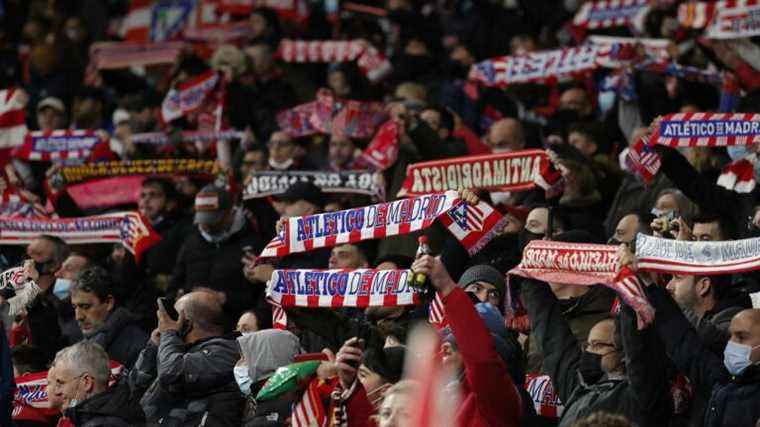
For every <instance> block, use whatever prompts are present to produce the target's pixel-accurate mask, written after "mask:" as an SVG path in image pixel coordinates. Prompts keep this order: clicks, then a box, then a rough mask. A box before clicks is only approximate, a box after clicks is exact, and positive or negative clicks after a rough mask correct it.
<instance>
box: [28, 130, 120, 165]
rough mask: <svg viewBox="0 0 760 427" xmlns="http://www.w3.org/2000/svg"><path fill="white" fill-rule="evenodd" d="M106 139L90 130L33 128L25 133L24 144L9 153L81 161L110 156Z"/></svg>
mask: <svg viewBox="0 0 760 427" xmlns="http://www.w3.org/2000/svg"><path fill="white" fill-rule="evenodd" d="M110 151H111V150H110V148H109V147H108V141H107V140H104V139H102V138H101V137H100V135H98V134H97V131H93V130H53V131H35V132H29V133H27V135H26V138H25V140H24V144H23V145H22V146H20V147H16V148H15V149H14V150H13V156H14V157H16V158H19V159H22V160H28V161H40V162H52V161H64V162H69V161H72V160H73V161H80V162H81V161H85V160H90V159H95V158H103V157H105V158H108V157H112V156H111V154H110Z"/></svg>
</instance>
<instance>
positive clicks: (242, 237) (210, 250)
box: [170, 222, 262, 316]
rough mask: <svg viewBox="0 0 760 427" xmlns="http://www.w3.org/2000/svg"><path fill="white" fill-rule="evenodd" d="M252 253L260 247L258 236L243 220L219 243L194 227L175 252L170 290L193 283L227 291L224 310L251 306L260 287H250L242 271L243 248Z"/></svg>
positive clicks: (188, 288)
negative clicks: (238, 229) (206, 237)
mask: <svg viewBox="0 0 760 427" xmlns="http://www.w3.org/2000/svg"><path fill="white" fill-rule="evenodd" d="M246 246H250V247H251V248H252V249H253V252H254V253H259V251H260V250H261V249H262V244H261V240H260V239H259V237H258V235H257V234H256V233H255V232H254V231H253V230H252V228H251V226H250V225H249V224H248V223H247V222H246V223H245V225H243V228H242V229H241V230H240V231H238V232H237V233H234V234H233V235H232V236H230V237H229V238H228V239H227V240H225V241H223V242H220V243H209V242H208V241H206V239H204V238H203V236H201V234H200V232H199V231H198V230H197V229H196V230H194V231H193V233H192V234H190V235H189V236H187V239H186V240H185V244H184V245H182V249H180V251H179V255H178V256H177V264H176V266H175V267H174V273H173V274H172V278H171V281H170V290H171V291H174V292H176V291H177V290H179V289H184V290H185V292H189V291H191V290H192V289H193V288H194V287H196V286H203V287H208V288H211V289H215V290H218V291H222V292H224V293H225V294H226V295H227V306H226V307H225V309H227V312H228V313H229V314H230V315H231V316H235V315H239V314H240V313H242V312H243V311H245V310H246V309H248V308H251V307H253V305H254V301H255V297H256V296H258V294H260V293H261V287H254V286H251V284H250V283H249V282H248V280H247V279H246V278H245V276H244V275H243V263H242V262H241V259H242V258H243V248H244V247H246Z"/></svg>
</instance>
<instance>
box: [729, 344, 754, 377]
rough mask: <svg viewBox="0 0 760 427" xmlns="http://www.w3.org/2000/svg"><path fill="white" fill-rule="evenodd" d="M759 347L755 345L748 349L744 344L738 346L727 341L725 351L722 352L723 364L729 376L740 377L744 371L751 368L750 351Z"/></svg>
mask: <svg viewBox="0 0 760 427" xmlns="http://www.w3.org/2000/svg"><path fill="white" fill-rule="evenodd" d="M758 347H760V345H756V346H754V347H750V346H748V345H745V344H738V343H735V342H733V341H729V342H728V344H726V349H725V350H724V351H723V364H724V365H725V366H726V369H727V370H728V372H729V373H730V374H731V375H740V374H741V373H742V372H744V370H745V369H747V368H748V367H750V366H752V365H753V363H752V360H751V359H750V357H751V356H752V350H754V349H756V348H758Z"/></svg>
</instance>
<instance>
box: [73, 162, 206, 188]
mask: <svg viewBox="0 0 760 427" xmlns="http://www.w3.org/2000/svg"><path fill="white" fill-rule="evenodd" d="M214 173H215V168H214V161H213V160H197V159H145V160H115V161H110V162H98V163H85V164H83V165H80V166H66V167H63V168H61V175H62V177H63V179H64V181H65V182H66V183H67V184H75V183H78V182H83V181H89V180H91V179H98V178H113V177H117V176H129V175H170V176H171V175H203V176H211V175H213V174H214Z"/></svg>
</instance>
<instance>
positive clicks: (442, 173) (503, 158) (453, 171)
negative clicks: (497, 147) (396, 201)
mask: <svg viewBox="0 0 760 427" xmlns="http://www.w3.org/2000/svg"><path fill="white" fill-rule="evenodd" d="M542 158H546V154H545V153H544V152H543V151H541V150H524V151H516V152H511V153H503V154H485V155H479V156H464V157H455V158H450V159H442V160H433V161H429V162H422V163H414V164H411V165H409V166H407V168H406V180H405V181H404V185H403V186H402V189H401V192H400V194H399V195H403V196H417V195H421V194H429V193H438V192H441V191H446V190H458V189H484V190H500V191H526V190H531V189H533V188H534V187H535V182H534V181H535V177H536V175H537V174H539V172H540V167H541V159H542Z"/></svg>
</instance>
